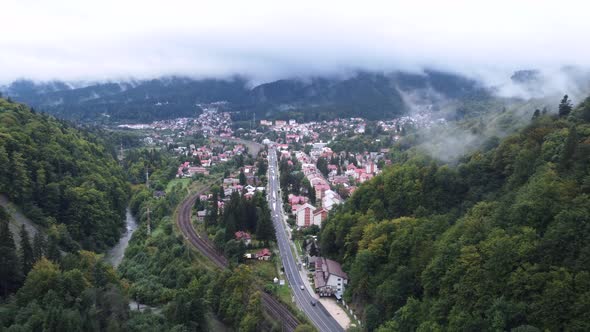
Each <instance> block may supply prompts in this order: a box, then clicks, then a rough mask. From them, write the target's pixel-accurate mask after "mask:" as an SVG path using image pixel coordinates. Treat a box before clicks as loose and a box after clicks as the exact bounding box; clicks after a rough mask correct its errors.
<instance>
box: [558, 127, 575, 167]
mask: <svg viewBox="0 0 590 332" xmlns="http://www.w3.org/2000/svg"><path fill="white" fill-rule="evenodd" d="M577 147H578V131H577V130H576V126H572V127H571V128H570V130H569V133H568V135H567V140H566V141H565V145H564V147H563V151H562V153H561V158H560V160H559V166H560V168H561V169H562V170H567V169H570V168H571V166H572V164H573V162H574V155H575V153H576V149H577Z"/></svg>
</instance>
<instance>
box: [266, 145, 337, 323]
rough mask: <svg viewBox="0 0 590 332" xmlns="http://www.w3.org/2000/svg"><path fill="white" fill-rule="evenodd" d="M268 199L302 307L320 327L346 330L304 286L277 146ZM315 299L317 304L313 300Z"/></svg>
mask: <svg viewBox="0 0 590 332" xmlns="http://www.w3.org/2000/svg"><path fill="white" fill-rule="evenodd" d="M268 175H269V176H268V186H269V193H268V202H269V205H270V210H271V214H272V220H273V223H274V226H275V232H276V236H277V244H278V246H279V250H280V253H281V260H282V262H283V267H284V270H285V275H286V277H287V280H288V281H289V284H290V285H291V287H292V289H293V294H294V297H295V301H296V303H297V305H298V306H299V308H301V310H303V312H304V313H305V315H306V316H307V318H309V320H310V321H311V322H313V324H314V325H315V326H316V327H317V328H318V329H319V330H320V331H322V332H323V331H326V332H328V331H330V332H332V331H344V329H343V328H342V327H341V326H340V324H338V322H336V320H335V319H334V318H333V317H332V316H331V315H330V314H329V313H328V311H327V310H326V309H325V308H324V307H323V306H322V304H321V303H320V302H319V301H317V299H316V298H315V297H314V296H312V294H310V293H309V291H308V290H307V288H306V287H303V288H304V289H301V288H300V287H301V285H303V280H302V278H301V274H300V273H299V265H298V264H297V262H296V261H295V257H294V256H293V252H292V251H291V247H290V244H289V242H290V239H288V238H287V233H286V230H285V222H284V220H283V214H282V197H281V195H280V193H279V187H280V185H279V166H278V162H277V154H276V150H275V148H272V147H271V148H269V149H268ZM312 302H313V303H315V305H313V304H312Z"/></svg>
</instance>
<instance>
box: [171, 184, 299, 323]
mask: <svg viewBox="0 0 590 332" xmlns="http://www.w3.org/2000/svg"><path fill="white" fill-rule="evenodd" d="M205 191H206V190H203V191H201V192H198V193H195V194H191V195H190V196H188V197H187V198H185V199H184V201H183V202H182V203H181V204H180V205H179V207H178V211H177V215H176V224H177V225H178V228H179V229H180V231H181V232H182V234H183V236H184V238H185V239H186V240H187V241H188V242H189V243H190V244H191V245H192V246H193V247H195V248H196V249H197V250H198V251H199V252H201V254H202V255H203V256H205V257H206V258H208V259H210V260H211V261H212V262H213V263H214V264H215V265H216V266H217V267H219V268H220V269H222V270H223V269H226V268H228V266H229V263H228V261H227V259H226V258H225V257H224V256H223V255H222V254H221V253H220V252H219V251H217V249H215V247H214V246H213V244H212V243H211V241H209V240H208V239H206V238H203V237H201V236H200V235H199V234H198V233H197V232H196V231H195V229H194V227H193V225H192V223H191V214H192V207H193V206H194V205H195V202H196V200H197V197H198V196H199V195H200V194H201V193H203V192H205ZM261 294H262V304H263V306H264V309H265V310H266V312H267V313H268V314H269V315H270V316H271V317H272V318H274V319H275V320H276V321H278V322H281V323H282V326H283V330H284V331H289V332H292V331H295V328H296V327H297V325H299V320H298V319H297V317H295V315H293V313H292V312H291V311H290V310H289V309H288V308H287V307H285V305H284V304H282V303H281V302H279V301H278V300H277V299H275V298H274V297H272V296H271V295H270V294H268V293H265V292H261Z"/></svg>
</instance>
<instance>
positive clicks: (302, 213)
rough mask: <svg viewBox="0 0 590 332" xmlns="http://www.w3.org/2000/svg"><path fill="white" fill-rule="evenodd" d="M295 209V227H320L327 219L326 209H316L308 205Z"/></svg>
mask: <svg viewBox="0 0 590 332" xmlns="http://www.w3.org/2000/svg"><path fill="white" fill-rule="evenodd" d="M293 208H295V206H294V207H293ZM296 208H297V210H295V213H294V214H295V219H296V220H297V227H309V226H311V225H316V226H318V227H321V226H322V222H323V221H324V220H326V218H328V211H327V210H326V209H324V208H320V209H316V208H315V207H314V206H313V205H311V204H309V203H305V204H303V205H299V206H297V207H296Z"/></svg>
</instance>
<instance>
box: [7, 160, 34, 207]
mask: <svg viewBox="0 0 590 332" xmlns="http://www.w3.org/2000/svg"><path fill="white" fill-rule="evenodd" d="M11 161H12V162H11V174H13V176H12V186H11V188H12V190H11V191H10V197H11V198H13V199H14V200H15V201H16V202H17V203H24V202H26V201H27V200H28V199H29V198H30V191H31V179H30V177H29V173H28V171H27V165H26V163H25V159H24V157H23V155H22V153H20V152H13V153H12V160H11Z"/></svg>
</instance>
